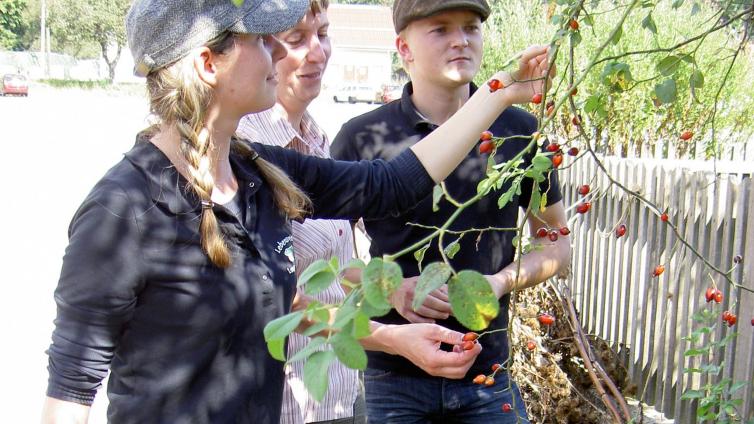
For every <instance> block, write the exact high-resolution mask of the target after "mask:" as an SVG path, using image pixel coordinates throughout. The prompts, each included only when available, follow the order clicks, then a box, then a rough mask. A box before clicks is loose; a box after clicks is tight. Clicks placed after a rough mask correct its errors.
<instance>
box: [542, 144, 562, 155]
mask: <svg viewBox="0 0 754 424" xmlns="http://www.w3.org/2000/svg"><path fill="white" fill-rule="evenodd" d="M545 150H547V151H548V152H553V153H554V152H557V151H558V150H560V144H558V143H550V144H548V145H547V147H545Z"/></svg>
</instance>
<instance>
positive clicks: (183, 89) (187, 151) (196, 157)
mask: <svg viewBox="0 0 754 424" xmlns="http://www.w3.org/2000/svg"><path fill="white" fill-rule="evenodd" d="M233 40H234V38H233V35H232V34H231V33H226V34H224V35H222V36H221V37H218V38H217V39H216V40H213V41H212V42H210V43H208V47H210V48H211V49H213V51H214V50H216V51H217V52H222V51H225V50H227V49H228V48H230V47H231V46H232V44H233ZM147 88H148V91H149V95H150V102H151V109H152V112H153V113H154V114H155V115H156V116H158V117H159V118H160V119H161V121H162V122H163V123H164V124H168V125H171V124H172V125H174V126H175V128H176V129H177V130H178V133H179V134H180V137H181V144H180V152H181V155H182V156H183V158H184V159H185V160H186V164H187V166H188V169H187V171H188V183H189V186H190V187H191V189H193V191H194V192H195V193H196V194H197V195H198V196H199V200H200V201H201V204H202V214H201V221H200V224H199V234H200V237H201V243H202V249H204V251H205V252H207V255H208V256H209V258H210V260H211V261H212V263H213V264H215V265H217V266H219V267H222V268H225V267H227V266H228V265H230V250H229V248H228V245H227V243H226V242H225V239H224V237H223V234H222V232H221V231H220V226H219V225H218V223H217V217H216V216H215V212H214V210H213V209H212V205H213V203H212V190H213V189H214V187H215V182H214V179H213V178H212V174H211V173H210V158H209V154H210V149H211V147H212V141H211V140H210V137H209V131H208V130H207V128H206V127H205V125H204V124H205V119H206V111H207V107H208V105H209V102H210V99H211V97H212V91H211V90H210V89H209V87H207V86H206V85H205V84H203V83H202V82H201V81H200V80H199V79H198V78H197V77H196V74H195V72H194V69H193V63H192V60H191V58H189V57H186V58H184V59H182V60H179V61H178V62H176V63H174V64H172V65H170V66H168V67H166V68H162V69H160V70H157V71H155V72H154V73H152V74H150V75H149V76H148V77H147Z"/></svg>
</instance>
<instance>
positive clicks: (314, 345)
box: [288, 337, 327, 363]
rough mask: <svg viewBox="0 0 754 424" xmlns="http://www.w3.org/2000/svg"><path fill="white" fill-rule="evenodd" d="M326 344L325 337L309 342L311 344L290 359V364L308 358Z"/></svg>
mask: <svg viewBox="0 0 754 424" xmlns="http://www.w3.org/2000/svg"><path fill="white" fill-rule="evenodd" d="M326 342H327V340H326V339H325V338H324V337H315V338H313V339H311V340H309V343H307V344H306V346H304V348H303V349H301V350H299V351H298V352H296V354H295V355H293V356H292V357H291V358H290V359H288V363H293V362H297V361H300V360H302V359H306V358H308V357H309V355H311V354H312V353H314V352H316V351H317V350H318V349H319V348H320V347H321V346H322V345H324V344H325V343H326Z"/></svg>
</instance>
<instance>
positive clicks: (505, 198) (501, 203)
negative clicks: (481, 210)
mask: <svg viewBox="0 0 754 424" xmlns="http://www.w3.org/2000/svg"><path fill="white" fill-rule="evenodd" d="M519 190H520V186H517V185H513V186H511V188H509V189H508V191H506V192H505V193H503V194H501V195H500V197H499V198H498V199H497V207H498V209H502V208H504V207H505V205H507V204H508V203H510V202H511V200H513V196H515V195H516V192H517V191H519Z"/></svg>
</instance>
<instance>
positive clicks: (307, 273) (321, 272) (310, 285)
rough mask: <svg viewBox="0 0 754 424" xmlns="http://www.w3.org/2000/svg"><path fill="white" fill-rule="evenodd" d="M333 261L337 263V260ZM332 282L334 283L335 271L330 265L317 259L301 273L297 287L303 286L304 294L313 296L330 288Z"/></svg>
mask: <svg viewBox="0 0 754 424" xmlns="http://www.w3.org/2000/svg"><path fill="white" fill-rule="evenodd" d="M335 260H336V261H337V258H335ZM336 263H337V262H336ZM333 281H335V271H334V270H333V267H332V264H331V263H329V262H327V261H325V260H324V259H318V260H316V261H314V262H312V264H311V265H309V266H308V267H306V269H305V270H304V272H302V273H301V276H300V277H299V279H298V286H299V287H300V286H304V293H306V294H308V295H315V294H317V293H320V292H322V291H324V290H326V289H327V288H328V287H330V285H331V284H332V283H333Z"/></svg>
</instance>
